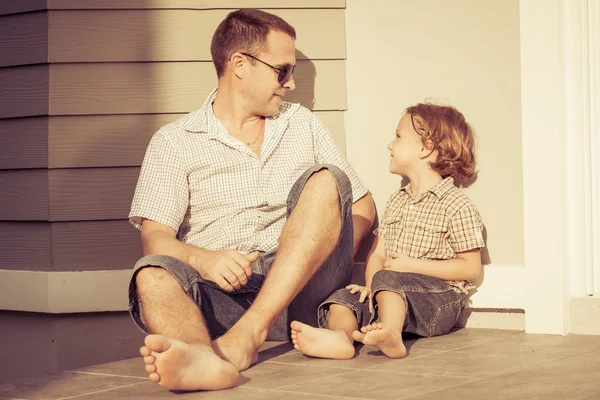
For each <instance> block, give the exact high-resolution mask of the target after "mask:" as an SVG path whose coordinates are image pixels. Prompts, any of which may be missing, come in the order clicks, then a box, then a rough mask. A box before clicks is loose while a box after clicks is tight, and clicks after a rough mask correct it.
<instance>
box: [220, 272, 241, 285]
mask: <svg viewBox="0 0 600 400" xmlns="http://www.w3.org/2000/svg"><path fill="white" fill-rule="evenodd" d="M222 276H223V278H225V280H226V281H227V282H229V284H230V285H231V286H232V287H233V288H234V289H239V288H241V287H242V285H241V284H240V281H239V279H238V278H237V276H235V274H234V273H233V272H231V270H227V271H224V272H223V275H222Z"/></svg>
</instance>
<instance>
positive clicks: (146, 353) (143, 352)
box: [140, 346, 151, 357]
mask: <svg viewBox="0 0 600 400" xmlns="http://www.w3.org/2000/svg"><path fill="white" fill-rule="evenodd" d="M150 351H151V350H150V349H149V348H147V347H146V346H142V347H140V355H142V356H144V357H145V356H149V355H150Z"/></svg>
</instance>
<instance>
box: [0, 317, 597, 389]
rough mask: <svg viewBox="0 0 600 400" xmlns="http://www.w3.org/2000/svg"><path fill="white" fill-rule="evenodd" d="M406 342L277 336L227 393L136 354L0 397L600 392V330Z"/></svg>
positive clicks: (466, 333)
mask: <svg viewBox="0 0 600 400" xmlns="http://www.w3.org/2000/svg"><path fill="white" fill-rule="evenodd" d="M407 343H408V347H409V351H410V354H409V356H408V357H407V358H405V359H402V360H389V359H387V358H386V357H385V356H384V355H382V354H381V353H380V352H379V351H377V350H376V349H375V348H372V347H368V346H365V347H357V353H358V354H357V356H356V357H355V358H354V359H352V360H346V361H333V360H321V359H314V358H308V357H305V356H303V355H302V354H300V353H298V352H296V351H295V350H293V348H292V347H291V345H290V344H289V343H274V342H270V343H267V344H266V345H265V346H264V347H263V349H262V351H261V353H260V360H259V363H258V364H256V365H255V366H254V367H252V368H251V369H249V370H247V371H245V372H243V374H242V375H243V376H242V378H241V379H240V382H239V384H238V386H237V387H236V388H234V389H231V390H227V391H221V392H212V393H209V392H195V393H172V392H169V391H168V390H166V389H164V388H162V387H160V386H159V385H157V384H154V383H152V382H149V381H148V380H147V379H146V374H145V371H144V369H143V367H142V362H141V360H140V359H132V360H125V361H120V362H115V363H110V364H103V365H97V366H93V367H88V368H83V369H80V370H77V371H68V372H63V373H61V374H58V375H54V376H47V377H43V378H32V379H21V380H18V381H15V382H12V383H8V384H2V385H0V399H2V400H7V399H81V400H100V399H132V400H133V399H172V398H177V399H186V400H188V399H238V398H239V399H240V400H242V399H250V400H251V399H286V400H289V399H349V398H352V399H409V398H410V399H415V400H425V399H444V400H455V399H456V400H465V399H467V400H468V399H485V400H492V399H527V400H533V399H553V400H554V399H569V400H578V399H581V400H592V399H600V336H564V337H563V336H546V335H527V334H524V333H521V332H515V331H498V330H484V329H481V330H479V329H462V330H458V331H456V332H453V333H451V334H449V335H446V336H441V337H437V338H431V339H419V340H410V341H408V342H407Z"/></svg>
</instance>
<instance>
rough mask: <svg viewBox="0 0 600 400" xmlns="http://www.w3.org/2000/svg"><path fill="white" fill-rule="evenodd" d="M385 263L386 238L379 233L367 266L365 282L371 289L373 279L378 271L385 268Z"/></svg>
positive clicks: (370, 251) (368, 257)
mask: <svg viewBox="0 0 600 400" xmlns="http://www.w3.org/2000/svg"><path fill="white" fill-rule="evenodd" d="M384 263H385V240H383V238H382V237H381V236H379V235H377V236H376V237H375V240H374V241H373V245H371V250H369V254H368V255H367V261H366V267H365V284H366V287H367V288H368V289H371V280H372V279H373V275H375V273H376V272H377V271H381V270H382V269H383V265H384Z"/></svg>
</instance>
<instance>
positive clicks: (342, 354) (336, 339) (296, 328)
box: [291, 321, 354, 360]
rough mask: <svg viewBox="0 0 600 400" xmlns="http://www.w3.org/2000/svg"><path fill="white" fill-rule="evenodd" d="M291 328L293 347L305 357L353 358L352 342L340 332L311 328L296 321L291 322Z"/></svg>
mask: <svg viewBox="0 0 600 400" xmlns="http://www.w3.org/2000/svg"><path fill="white" fill-rule="evenodd" d="M291 326H292V343H294V347H295V348H296V350H300V351H301V352H302V353H303V354H306V355H307V356H312V357H321V358H334V359H338V360H344V359H348V358H352V357H353V356H354V345H353V342H352V340H351V339H350V338H349V337H348V335H346V333H345V332H344V331H342V330H338V331H330V330H328V329H322V328H313V327H312V326H310V325H306V324H303V323H302V322H298V321H293V322H292V324H291Z"/></svg>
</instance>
